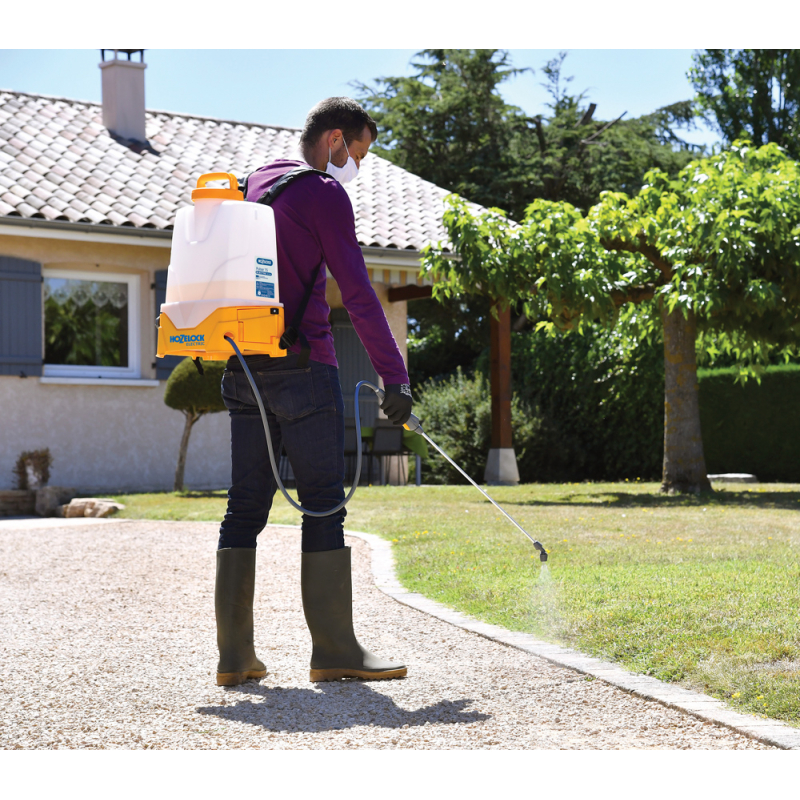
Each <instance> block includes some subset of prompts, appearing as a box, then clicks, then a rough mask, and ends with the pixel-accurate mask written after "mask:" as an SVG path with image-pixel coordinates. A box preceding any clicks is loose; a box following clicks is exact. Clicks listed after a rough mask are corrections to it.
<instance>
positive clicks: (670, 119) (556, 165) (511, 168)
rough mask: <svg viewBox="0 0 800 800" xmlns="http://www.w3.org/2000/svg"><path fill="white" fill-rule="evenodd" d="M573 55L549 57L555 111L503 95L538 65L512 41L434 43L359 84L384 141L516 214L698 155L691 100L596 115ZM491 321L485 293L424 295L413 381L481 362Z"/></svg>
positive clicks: (413, 308)
mask: <svg viewBox="0 0 800 800" xmlns="http://www.w3.org/2000/svg"><path fill="white" fill-rule="evenodd" d="M565 58H566V53H561V54H559V56H558V57H556V58H555V59H551V60H550V61H548V62H547V63H546V64H545V65H544V66H543V67H542V73H543V74H544V76H545V83H544V84H543V85H544V86H545V88H547V90H548V93H549V96H550V102H549V103H548V104H547V106H546V108H547V112H546V113H544V114H541V115H538V116H536V117H529V116H526V115H525V114H524V112H523V111H522V110H521V109H519V108H517V107H516V106H512V105H509V104H507V103H506V102H505V101H504V100H503V98H502V96H501V94H500V91H499V87H500V86H501V85H502V84H503V83H504V82H505V81H507V80H509V79H510V78H512V77H514V76H516V75H519V74H521V73H524V72H532V71H533V70H531V69H529V68H524V69H517V68H515V67H514V66H513V65H512V64H511V61H510V57H509V55H508V52H507V51H505V50H423V51H421V52H419V53H417V54H416V56H415V60H414V61H413V62H412V63H413V66H414V67H415V68H416V70H417V72H416V73H415V74H414V75H412V76H411V77H393V78H381V79H379V80H378V81H376V84H377V85H376V86H375V87H370V86H368V85H366V84H363V83H362V84H356V86H357V88H358V89H359V99H360V101H361V102H362V103H363V104H364V106H365V107H366V108H367V109H368V110H369V111H370V113H371V114H372V115H373V117H374V118H375V120H376V122H377V123H378V128H379V137H378V141H377V142H376V144H375V145H374V146H373V152H375V153H377V154H379V155H381V156H383V157H384V158H387V159H389V160H390V161H393V162H394V163H396V164H398V165H399V166H401V167H403V168H404V169H407V170H409V171H411V172H413V173H414V174H416V175H419V176H420V177H422V178H424V179H425V180H428V181H431V182H432V183H435V184H437V185H438V186H441V187H443V188H445V189H448V190H450V191H452V192H455V193H457V194H459V195H460V196H462V197H464V198H465V199H467V200H470V201H472V202H475V203H479V204H481V205H483V206H484V207H497V208H502V209H503V210H505V211H506V212H507V213H508V214H509V215H510V217H511V218H512V219H522V217H523V215H524V212H525V209H526V208H527V206H528V205H529V204H530V203H531V202H532V201H533V200H535V199H537V198H544V199H548V200H566V201H568V202H570V203H572V204H573V205H575V206H577V207H579V208H584V209H587V208H589V207H590V206H591V205H593V204H594V203H596V202H597V201H598V200H599V196H600V192H601V191H604V190H614V191H623V192H626V193H628V194H631V195H633V194H635V193H636V192H637V191H638V190H639V189H640V188H641V186H642V183H643V179H644V174H645V173H646V172H647V170H648V169H651V168H652V167H658V168H660V169H662V170H664V171H666V172H667V173H668V174H670V175H676V174H677V172H678V171H679V170H680V169H681V168H682V167H683V166H685V165H686V164H687V163H688V161H689V160H690V159H691V158H692V155H693V154H692V152H691V149H692V146H691V145H688V144H687V143H686V142H684V141H683V140H682V139H680V137H679V136H678V134H677V133H676V130H677V129H679V128H681V127H690V126H691V124H692V114H691V108H690V104H689V103H688V101H687V102H684V103H677V104H675V105H673V106H669V107H667V108H664V109H659V110H657V111H655V112H653V113H652V114H649V115H646V116H644V117H640V118H638V119H632V120H624V119H623V120H617V121H613V120H612V121H611V122H605V121H602V120H596V119H594V116H593V115H594V112H595V109H596V106H595V105H594V104H589V103H588V102H586V99H585V93H582V94H580V95H571V94H569V92H568V91H567V89H566V87H567V85H568V84H569V83H570V82H571V81H572V78H571V77H566V78H565V77H564V76H563V74H562V72H563V64H564V60H565ZM516 316H517V317H518V316H519V315H516ZM488 320H489V299H488V298H486V297H470V298H462V299H460V300H458V301H456V300H450V299H447V298H442V297H440V298H439V305H437V304H432V303H428V302H426V301H413V302H412V303H411V304H410V305H409V361H410V366H409V368H410V370H411V373H412V375H413V377H412V381H413V382H415V383H418V382H421V381H423V380H426V379H428V378H431V377H435V376H437V375H443V374H447V373H449V372H452V371H453V370H455V369H456V367H459V366H461V367H463V368H465V369H470V368H471V366H472V365H473V364H474V362H475V359H476V358H477V357H478V356H479V355H480V353H481V351H482V350H483V349H484V347H485V345H486V341H487V339H488V332H489V322H488ZM519 322H520V326H519V327H520V328H521V327H522V323H524V322H525V320H524V318H521V319H520V320H519Z"/></svg>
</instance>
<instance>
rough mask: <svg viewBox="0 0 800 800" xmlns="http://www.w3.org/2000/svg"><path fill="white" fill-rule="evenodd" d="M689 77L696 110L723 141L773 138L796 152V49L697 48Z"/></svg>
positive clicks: (799, 89)
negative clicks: (712, 126)
mask: <svg viewBox="0 0 800 800" xmlns="http://www.w3.org/2000/svg"><path fill="white" fill-rule="evenodd" d="M689 79H690V80H691V82H692V85H693V86H694V89H695V91H696V92H697V96H696V103H697V107H698V110H699V112H700V114H701V115H702V116H703V117H705V119H706V120H708V121H709V122H710V123H711V124H712V125H714V126H715V127H716V129H717V130H718V131H719V132H720V134H721V135H722V137H723V139H725V141H726V142H728V143H732V142H734V141H735V140H736V139H749V140H751V141H752V142H754V143H755V144H756V145H762V144H767V143H769V142H774V143H775V144H778V145H780V146H781V147H783V148H784V149H785V150H786V152H787V153H788V154H789V155H790V156H791V157H792V158H798V157H800V51H797V50H701V51H699V52H697V53H696V54H695V55H694V57H693V67H692V69H690V70H689Z"/></svg>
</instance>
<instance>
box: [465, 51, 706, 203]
mask: <svg viewBox="0 0 800 800" xmlns="http://www.w3.org/2000/svg"><path fill="white" fill-rule="evenodd" d="M566 56H567V54H566V53H565V52H562V53H559V55H558V56H557V57H556V58H553V59H550V60H549V61H547V62H546V63H545V65H544V66H543V67H542V72H543V73H544V75H545V78H546V81H545V82H544V83H542V84H541V85H542V87H543V88H545V89H546V90H547V93H548V95H549V97H550V100H549V102H548V103H546V104H545V107H546V108H547V109H548V110H549V113H548V114H547V115H542V114H539V115H537V116H535V117H533V118H532V119H531V120H529V121H528V122H529V125H528V130H527V132H526V134H525V135H524V136H522V137H520V140H519V141H518V142H517V143H516V148H517V158H518V159H519V160H520V161H521V162H523V163H525V165H526V167H527V175H528V177H529V180H530V183H529V186H528V191H527V196H526V202H525V206H524V207H527V205H528V204H529V203H530V202H532V201H533V200H534V199H536V198H543V199H545V200H556V201H557V200H565V201H567V202H568V203H571V204H572V205H574V206H576V207H577V208H581V209H584V210H586V209H588V208H589V207H590V206H592V205H594V204H595V203H596V202H598V200H599V199H600V193H601V192H603V191H620V192H625V193H626V194H629V195H634V194H636V192H638V191H639V189H640V188H641V187H642V184H643V180H644V175H645V173H646V172H647V171H648V170H650V169H653V168H658V169H661V170H663V171H665V172H667V173H668V174H670V175H676V174H677V173H678V172H679V170H680V169H682V168H683V167H685V166H686V165H687V164H688V163H689V161H691V159H692V158H693V157H696V156H697V155H698V153H699V152H700V151H701V150H702V148H698V147H697V146H696V145H691V144H689V143H688V142H686V141H684V140H683V139H681V138H680V136H679V135H678V133H677V132H676V131H677V130H679V129H680V128H687V129H690V128H692V127H694V126H695V123H694V121H693V114H694V112H693V109H692V105H691V102H690V101H688V100H687V101H682V102H678V103H674V104H672V105H670V106H665V107H664V108H660V109H657V110H656V111H654V112H652V113H650V114H646V115H644V116H642V117H637V118H634V119H630V120H625V119H623V117H624V116H625V114H624V113H623V114H622V115H620V116H619V117H618V118H617V119H614V120H610V121H603V120H596V119H594V113H595V110H596V108H597V106H596V104H595V103H590V104H587V103H586V102H585V99H586V92H582V93H581V94H577V95H574V94H569V93H568V91H567V88H566V87H567V84H569V83H570V82H571V81H572V80H573V78H572V77H568V78H564V77H563V75H562V68H563V65H564V59H565V58H566ZM468 199H471V198H468ZM500 207H503V206H500ZM524 207H523V208H522V209H521V211H523V212H524ZM506 210H509V209H506ZM512 216H513V214H512ZM515 218H521V214H520V215H519V217H515Z"/></svg>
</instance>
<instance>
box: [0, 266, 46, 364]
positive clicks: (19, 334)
mask: <svg viewBox="0 0 800 800" xmlns="http://www.w3.org/2000/svg"><path fill="white" fill-rule="evenodd" d="M43 353H44V347H43V342H42V265H41V264H39V263H37V262H36V261H27V260H25V259H22V258H11V257H9V256H0V375H20V376H21V377H27V376H32V377H39V376H40V375H41V374H42V360H43V359H42V356H43Z"/></svg>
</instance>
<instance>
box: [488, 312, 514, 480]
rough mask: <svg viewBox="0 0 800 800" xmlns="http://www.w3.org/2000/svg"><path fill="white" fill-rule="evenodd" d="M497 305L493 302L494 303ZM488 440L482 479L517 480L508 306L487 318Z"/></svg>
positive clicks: (509, 313)
mask: <svg viewBox="0 0 800 800" xmlns="http://www.w3.org/2000/svg"><path fill="white" fill-rule="evenodd" d="M495 305H497V303H495ZM490 331H491V338H490V341H491V392H492V441H491V449H490V450H489V457H488V459H487V461H486V471H485V472H484V476H483V479H484V481H485V482H486V483H489V484H501V485H510V486H513V485H516V484H518V483H519V470H518V469H517V457H516V455H515V453H514V444H513V441H512V435H511V309H510V308H506V310H505V311H500V312H499V313H498V318H497V319H495V318H494V315H492V317H491V320H490Z"/></svg>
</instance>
